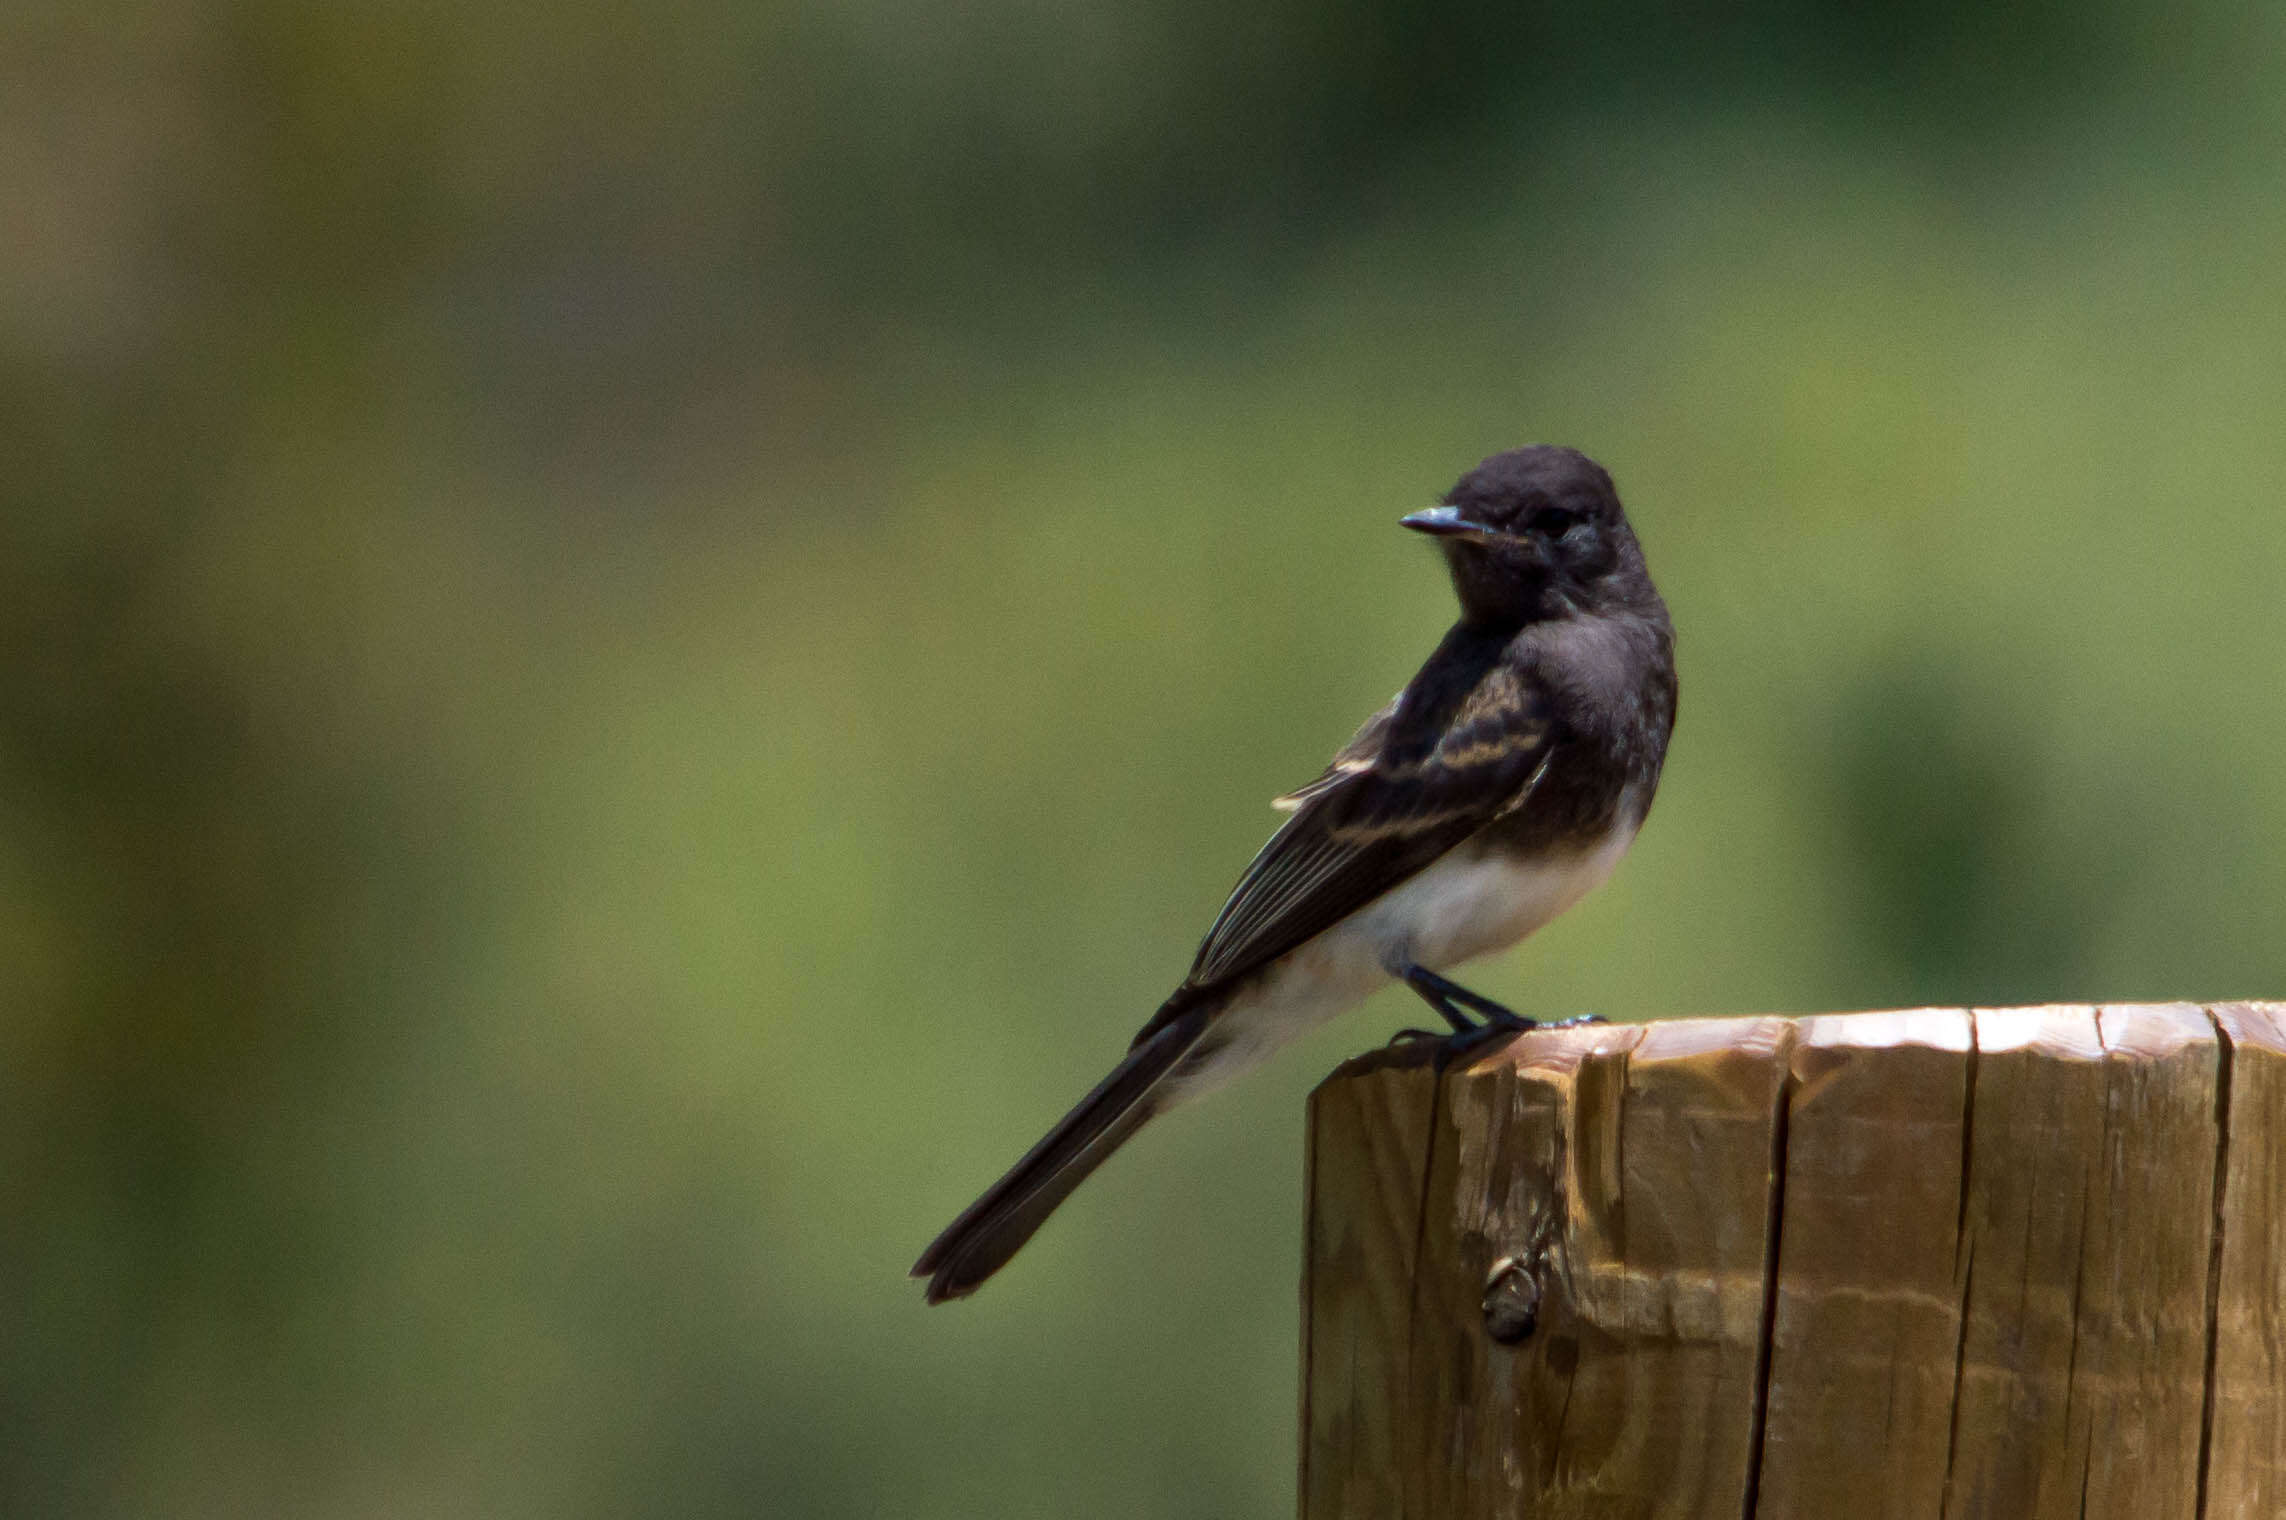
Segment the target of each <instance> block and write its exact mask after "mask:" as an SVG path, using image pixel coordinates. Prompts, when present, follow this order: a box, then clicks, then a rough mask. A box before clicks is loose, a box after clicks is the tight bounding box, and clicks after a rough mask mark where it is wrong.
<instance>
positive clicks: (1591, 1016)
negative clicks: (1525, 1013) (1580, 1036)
mask: <svg viewBox="0 0 2286 1520" xmlns="http://www.w3.org/2000/svg"><path fill="white" fill-rule="evenodd" d="M1610 1022H1611V1020H1609V1019H1607V1018H1605V1017H1604V1016H1603V1015H1602V1014H1600V1013H1575V1014H1573V1015H1572V1016H1571V1017H1570V1018H1568V1019H1551V1020H1549V1021H1548V1022H1547V1023H1545V1024H1542V1025H1541V1026H1540V1027H1541V1028H1542V1029H1577V1028H1579V1027H1580V1026H1581V1025H1583V1024H1608V1023H1610Z"/></svg>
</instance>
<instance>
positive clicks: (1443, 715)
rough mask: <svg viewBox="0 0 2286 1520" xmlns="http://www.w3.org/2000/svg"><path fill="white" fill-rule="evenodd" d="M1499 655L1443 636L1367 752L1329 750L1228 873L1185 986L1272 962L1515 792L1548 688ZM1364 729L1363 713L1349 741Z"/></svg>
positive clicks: (1542, 752)
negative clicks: (1289, 814) (1321, 766)
mask: <svg viewBox="0 0 2286 1520" xmlns="http://www.w3.org/2000/svg"><path fill="white" fill-rule="evenodd" d="M1456 637H1458V636H1457V635H1456ZM1502 652H1503V651H1501V650H1500V648H1499V647H1498V646H1497V645H1496V646H1494V647H1493V648H1492V649H1490V650H1488V651H1481V652H1480V651H1474V650H1470V649H1467V648H1457V649H1456V648H1455V641H1454V640H1452V639H1448V640H1447V644H1446V647H1445V648H1444V649H1440V650H1439V651H1438V658H1437V659H1433V660H1431V661H1430V663H1429V665H1428V666H1426V667H1424V668H1423V670H1422V674H1421V676H1420V677H1417V678H1416V679H1415V682H1414V684H1413V685H1412V686H1410V687H1408V688H1406V691H1405V694H1404V695H1403V696H1402V697H1400V698H1399V699H1398V701H1397V703H1396V704H1395V706H1394V709H1393V711H1392V712H1391V713H1390V715H1389V716H1388V717H1387V719H1386V721H1381V722H1380V723H1379V729H1378V736H1377V740H1376V742H1375V744H1374V747H1373V749H1372V751H1371V754H1370V759H1369V760H1368V759H1367V756H1366V755H1365V754H1364V753H1360V754H1356V755H1352V754H1350V751H1348V750H1345V751H1344V752H1343V754H1344V756H1345V757H1347V760H1348V761H1349V762H1352V763H1348V764H1345V762H1344V760H1343V759H1337V760H1336V762H1335V764H1334V765H1333V766H1332V767H1331V768H1329V769H1328V771H1327V772H1326V774H1325V775H1323V776H1321V777H1319V778H1318V780H1316V781H1314V782H1312V783H1311V784H1310V785H1309V786H1307V787H1304V788H1303V789H1302V790H1301V791H1300V792H1299V793H1296V794H1295V795H1296V797H1297V798H1299V799H1300V800H1299V804H1298V806H1297V808H1296V810H1295V813H1294V816H1293V818H1292V819H1290V820H1289V821H1288V822H1287V824H1286V826H1285V827H1284V828H1282V829H1280V830H1279V831H1278V832H1277V834H1275V835H1274V836H1272V838H1271V840H1270V842H1269V843H1268V844H1266V845H1264V846H1263V847H1262V852H1261V853H1260V854H1259V855H1257V856H1255V857H1254V863H1253V864H1252V865H1251V866H1249V867H1247V869H1246V874H1245V875H1244V876H1243V877H1241V878H1239V882H1238V885H1237V887H1236V888H1235V889H1233V890H1232V892H1231V894H1230V901H1229V902H1228V903H1226V904H1225V905H1224V906H1223V910H1222V915H1221V917H1219V918H1217V919H1216V920H1215V923H1214V927H1213V928H1212V929H1210V930H1208V931H1207V937H1206V942H1205V943H1204V944H1202V945H1201V946H1200V947H1199V954H1198V959H1197V960H1196V961H1195V962H1194V963H1193V964H1192V966H1191V974H1190V976H1189V978H1188V979H1187V980H1186V983H1185V985H1186V986H1187V987H1193V988H1203V987H1207V986H1211V985H1214V984H1216V983H1221V982H1226V981H1229V980H1230V979H1231V978H1233V977H1238V976H1244V975H1245V974H1246V973H1247V972H1249V971H1252V970H1255V969H1256V968H1257V967H1260V966H1264V965H1267V964H1269V963H1270V962H1271V961H1274V960H1276V959H1277V958H1278V957H1279V956H1281V955H1284V954H1285V953H1286V952H1287V951H1289V950H1291V949H1293V948H1294V947H1295V946H1297V945H1299V944H1301V943H1302V942H1303V941H1304V940H1307V939H1308V938H1310V936H1312V935H1314V934H1316V933H1318V932H1319V931H1320V930H1323V929H1327V928H1330V927H1331V926H1332V925H1334V924H1336V923H1338V922H1340V921H1341V920H1342V919H1344V918H1347V917H1348V916H1349V915H1350V914H1352V913H1354V912H1356V911H1357V910H1358V909H1359V908H1362V907H1364V906H1365V905H1366V904H1367V903H1369V902H1371V901H1373V899H1375V898H1376V897H1379V896H1380V895H1381V894H1382V893H1384V892H1386V891H1388V890H1389V889H1390V888H1391V887H1394V886H1396V885H1397V884H1398V883H1399V882H1402V881H1404V880H1405V879H1406V878H1407V877H1409V876H1411V875H1413V874H1414V873H1415V872H1417V871H1419V870H1420V869H1421V868H1422V867H1424V866H1426V865H1428V864H1429V862H1431V861H1433V860H1435V859H1436V858H1437V857H1438V856H1440V855H1442V854H1444V853H1445V851H1447V850H1449V849H1451V848H1452V847H1453V846H1454V845H1456V844H1458V843H1460V842H1461V841H1462V840H1464V839H1466V838H1467V837H1468V836H1469V835H1471V834H1473V833H1475V832H1476V831H1477V830H1478V829H1480V828H1483V827H1484V826H1485V825H1486V824H1487V823H1490V822H1491V821H1492V820H1493V819H1494V818H1497V817H1499V816H1500V815H1501V814H1502V813H1504V812H1507V811H1508V810H1509V809H1511V808H1513V807H1515V806H1517V805H1518V804H1519V803H1521V802H1522V801H1523V799H1524V797H1525V795H1526V794H1527V793H1528V792H1529V791H1530V789H1531V786H1532V783H1533V782H1534V781H1535V780H1537V779H1538V775H1539V772H1540V769H1541V767H1542V766H1543V765H1544V764H1545V762H1546V760H1547V757H1548V750H1549V742H1550V734H1551V731H1552V729H1553V726H1554V725H1553V724H1552V723H1551V722H1550V720H1549V715H1548V704H1547V700H1546V697H1545V695H1544V694H1543V693H1542V692H1541V691H1540V690H1539V689H1538V688H1537V687H1536V686H1535V685H1534V684H1533V683H1532V682H1531V681H1530V680H1529V679H1528V678H1527V677H1526V675H1525V673H1524V672H1523V671H1522V670H1521V669H1520V668H1519V667H1518V666H1517V665H1516V664H1515V663H1514V662H1512V661H1509V660H1505V659H1502V658H1500V655H1501V654H1502ZM1448 655H1450V656H1451V658H1447V656H1448ZM1487 656H1489V657H1487ZM1375 734H1376V728H1375V724H1374V723H1371V722H1369V723H1368V724H1367V726H1366V728H1365V729H1364V730H1361V731H1360V733H1359V735H1358V738H1357V739H1355V740H1352V741H1351V749H1352V750H1356V749H1359V748H1360V746H1361V745H1362V744H1363V743H1364V742H1365V741H1367V740H1368V738H1369V737H1373V736H1375ZM1360 761H1363V762H1365V763H1362V764H1360V763H1354V762H1360Z"/></svg>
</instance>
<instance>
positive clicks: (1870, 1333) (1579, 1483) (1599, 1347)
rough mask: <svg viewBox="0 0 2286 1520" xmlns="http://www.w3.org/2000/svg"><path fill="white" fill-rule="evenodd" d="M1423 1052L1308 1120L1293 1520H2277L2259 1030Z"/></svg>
mask: <svg viewBox="0 0 2286 1520" xmlns="http://www.w3.org/2000/svg"><path fill="white" fill-rule="evenodd" d="M1432 1050H1433V1047H1430V1046H1428V1045H1427V1044H1426V1042H1422V1043H1418V1044H1413V1045H1401V1046H1397V1047H1394V1048H1392V1049H1389V1050H1386V1051H1379V1052H1375V1053H1374V1054H1372V1055H1369V1056H1365V1057H1362V1058H1360V1059H1358V1060H1355V1061H1351V1062H1349V1063H1348V1064H1346V1065H1345V1066H1343V1067H1342V1068H1341V1069H1340V1070H1339V1071H1337V1072H1335V1073H1334V1075H1333V1076H1332V1077H1330V1078H1328V1079H1327V1080H1326V1082H1325V1083H1324V1084H1323V1085H1321V1086H1320V1087H1319V1088H1318V1090H1317V1093H1316V1094H1315V1095H1314V1097H1313V1098H1312V1099H1311V1103H1310V1147H1309V1153H1310V1161H1309V1190H1310V1199H1309V1223H1308V1252H1307V1258H1306V1262H1305V1271H1304V1277H1303V1359H1302V1398H1303V1412H1302V1481H1301V1495H1302V1505H1301V1507H1302V1514H1303V1517H1304V1520H1395V1517H1400V1516H1409V1517H1415V1520H1487V1517H1492V1516H1502V1517H1533V1520H1541V1517H1545V1520H1633V1517H1639V1516H1640V1517H1653V1516H1656V1517H1660V1520H1670V1517H1672V1520H1682V1517H1706V1520H1716V1517H1719V1520H2048V1517H2060V1520H2279V1517H2282V1516H2286V1004H2253V1003H2237V1004H2224V1005H2218V1006H2215V1007H2212V1008H2203V1009H2202V1008H2199V1007H2195V1006H2192V1005H2189V1004H2163V1005H2137V1006H2120V1007H2103V1008H2086V1007H2055V1008H2028V1009H1983V1010H1975V1011H1970V1010H1963V1009H1921V1010H1916V1011H1912V1012H1906V1013H1878V1014H1850V1015H1826V1016H1819V1017H1815V1018H1805V1019H1776V1018H1761V1019H1719V1020H1687V1021H1677V1022H1670V1023H1662V1024H1654V1025H1648V1026H1627V1025H1590V1026H1586V1027H1584V1028H1578V1029H1563V1030H1541V1031H1537V1032H1534V1033H1532V1034H1529V1035H1525V1036H1523V1037H1521V1038H1518V1039H1516V1040H1513V1041H1511V1042H1509V1043H1508V1044H1507V1045H1506V1046H1505V1047H1502V1048H1499V1049H1496V1050H1492V1051H1489V1052H1487V1053H1485V1054H1483V1055H1480V1056H1478V1057H1476V1058H1475V1059H1473V1060H1470V1061H1467V1062H1464V1063H1456V1064H1455V1065H1454V1066H1452V1067H1451V1068H1450V1069H1449V1070H1447V1071H1445V1072H1444V1073H1443V1074H1442V1075H1441V1076H1440V1074H1439V1073H1438V1072H1437V1071H1436V1070H1435V1069H1434V1066H1433V1064H1432V1060H1431V1056H1432Z"/></svg>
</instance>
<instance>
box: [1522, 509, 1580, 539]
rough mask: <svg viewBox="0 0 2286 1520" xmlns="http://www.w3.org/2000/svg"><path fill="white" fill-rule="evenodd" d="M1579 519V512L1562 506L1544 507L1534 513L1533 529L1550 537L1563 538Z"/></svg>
mask: <svg viewBox="0 0 2286 1520" xmlns="http://www.w3.org/2000/svg"><path fill="white" fill-rule="evenodd" d="M1579 520H1580V515H1579V513H1577V512H1567V511H1565V510H1564V509H1563V508H1562V507H1542V508H1541V509H1540V510H1539V511H1537V512H1535V513H1533V514H1532V531H1533V532H1535V533H1539V534H1542V535H1544V536H1546V537H1548V538H1562V537H1563V536H1564V535H1565V534H1566V533H1569V532H1570V531H1571V530H1572V526H1573V524H1575V523H1577V522H1578V521H1579Z"/></svg>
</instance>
